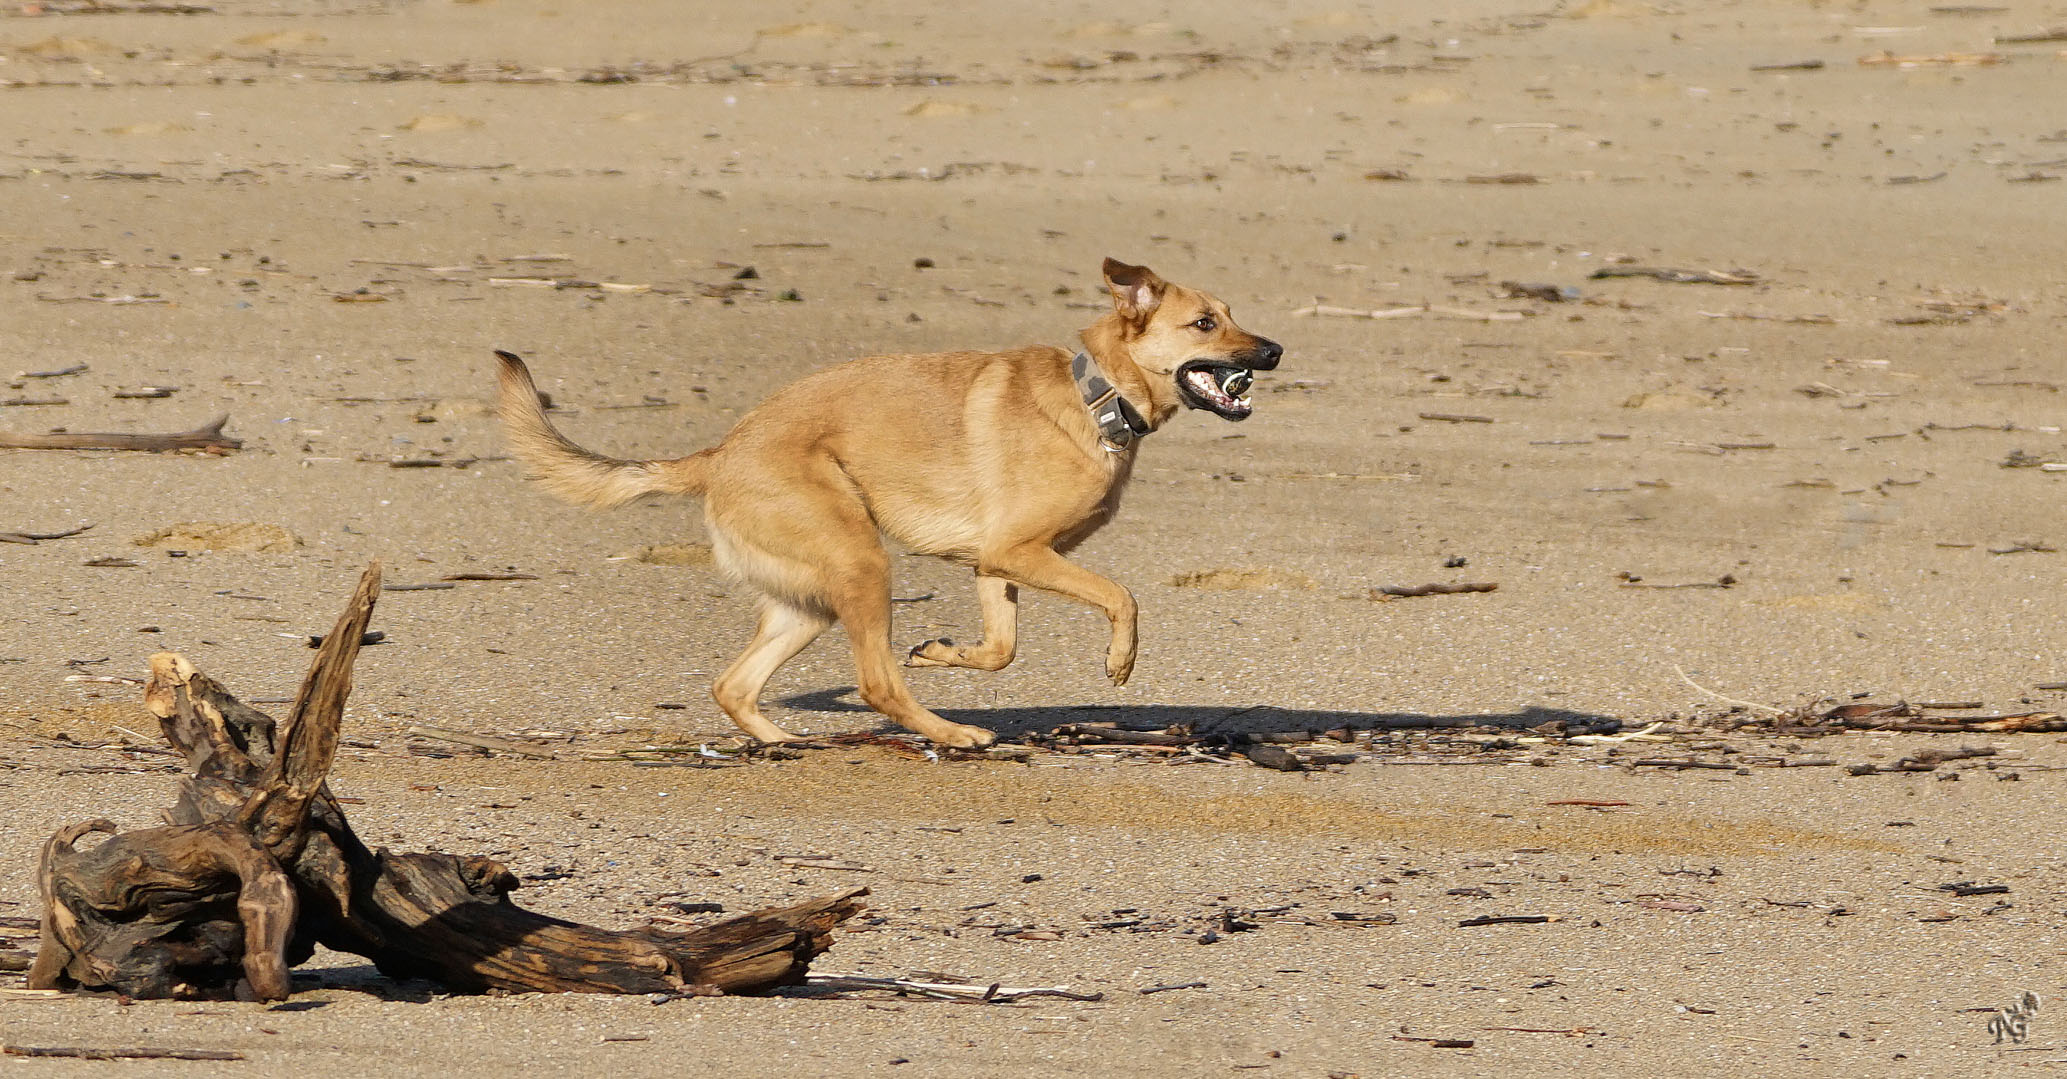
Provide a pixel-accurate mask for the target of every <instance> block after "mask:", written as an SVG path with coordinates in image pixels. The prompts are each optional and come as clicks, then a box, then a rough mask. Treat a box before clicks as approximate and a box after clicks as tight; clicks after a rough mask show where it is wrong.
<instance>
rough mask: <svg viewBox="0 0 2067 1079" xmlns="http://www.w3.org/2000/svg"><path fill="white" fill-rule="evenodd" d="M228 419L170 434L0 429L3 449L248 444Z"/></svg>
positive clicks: (221, 449) (229, 449) (210, 448)
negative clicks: (226, 429) (232, 431)
mask: <svg viewBox="0 0 2067 1079" xmlns="http://www.w3.org/2000/svg"><path fill="white" fill-rule="evenodd" d="M228 422H230V417H229V414H228V413H224V414H223V415H220V416H217V417H216V418H215V419H214V420H212V421H210V422H208V423H205V424H202V425H201V426H199V427H196V428H194V429H193V430H191V431H180V432H176V433H174V434H169V435H132V434H123V433H120V432H115V433H103V434H94V433H89V432H72V431H58V432H54V433H51V434H47V435H11V434H7V433H5V432H0V449H4V450H145V451H148V452H164V451H167V450H202V451H205V452H208V453H234V452H236V451H237V450H240V449H243V448H244V442H243V440H242V439H236V438H231V437H229V436H228V435H225V434H223V433H222V429H223V425H224V424H226V423H228Z"/></svg>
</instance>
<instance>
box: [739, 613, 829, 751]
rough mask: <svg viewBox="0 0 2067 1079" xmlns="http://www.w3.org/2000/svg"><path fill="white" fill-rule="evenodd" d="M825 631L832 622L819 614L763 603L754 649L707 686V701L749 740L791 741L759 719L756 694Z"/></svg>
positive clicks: (792, 737) (790, 736) (759, 706)
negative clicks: (712, 701)
mask: <svg viewBox="0 0 2067 1079" xmlns="http://www.w3.org/2000/svg"><path fill="white" fill-rule="evenodd" d="M830 625H832V617H831V616H830V615H828V614H825V613H824V612H821V611H816V610H810V609H807V608H805V607H801V606H798V605H796V604H793V603H787V602H785V601H783V600H779V599H774V598H769V599H764V600H762V601H761V622H760V625H759V627H758V628H757V629H756V630H755V631H754V639H753V643H751V644H749V645H747V646H746V651H744V652H741V653H740V654H739V658H738V659H736V660H733V661H732V666H730V667H727V668H726V669H725V673H723V674H721V675H719V676H718V679H717V681H715V682H713V683H711V697H712V698H714V699H715V700H716V701H717V702H718V707H720V708H722V709H724V710H725V714H726V715H728V716H731V717H732V722H734V723H737V724H739V729H740V730H743V731H745V732H746V733H747V734H748V735H749V736H751V737H754V738H758V739H760V740H761V741H763V742H788V741H794V740H795V738H796V736H795V735H793V734H791V733H789V732H788V731H785V730H783V729H782V728H781V727H778V726H776V725H775V724H773V723H770V722H768V720H767V718H766V717H764V716H762V715H761V690H762V688H763V687H765V686H767V684H768V679H769V678H770V677H771V676H773V675H774V674H775V670H776V668H778V667H780V666H782V665H783V664H784V663H787V662H789V661H790V659H791V658H792V657H794V656H795V655H796V654H797V653H798V652H801V651H803V650H804V646H805V645H808V644H810V643H811V642H812V641H814V640H817V639H818V635H819V634H821V633H824V632H825V628H826V627H827V626H830Z"/></svg>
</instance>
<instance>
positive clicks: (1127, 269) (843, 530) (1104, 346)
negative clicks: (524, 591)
mask: <svg viewBox="0 0 2067 1079" xmlns="http://www.w3.org/2000/svg"><path fill="white" fill-rule="evenodd" d="M1104 269H1105V283H1106V287H1107V288H1109V289H1110V290H1111V292H1112V305H1113V310H1112V313H1111V314H1109V315H1105V316H1103V317H1102V318H1100V319H1099V320H1098V321H1097V322H1096V323H1095V324H1093V325H1092V326H1091V328H1090V329H1087V330H1085V331H1084V332H1083V333H1082V334H1081V337H1082V340H1083V343H1084V351H1083V352H1080V353H1078V354H1077V355H1076V356H1075V357H1074V358H1072V357H1071V356H1070V354H1069V353H1067V352H1065V351H1063V350H1061V349H1058V348H1052V347H1047V346H1040V345H1036V346H1031V347H1028V348H1022V349H1017V350H1014V351H1011V352H943V353H934V354H927V355H902V356H875V357H870V358H867V359H860V360H855V361H853V362H851V363H845V364H841V365H839V366H836V367H831V368H827V369H826V370H823V371H819V372H817V373H815V374H812V375H808V376H806V377H805V378H803V379H800V380H798V381H797V382H795V383H792V384H791V385H789V386H787V387H785V388H784V389H781V390H778V391H776V393H775V394H774V395H773V396H771V397H769V398H768V399H767V400H766V401H764V402H762V404H761V405H760V407H758V408H755V409H754V410H753V411H751V412H749V413H747V414H746V416H745V417H744V418H742V419H741V420H740V421H739V424H738V426H736V427H734V428H733V429H732V431H731V433H730V434H728V435H726V436H725V438H724V441H722V442H720V443H718V445H717V446H715V447H713V448H711V449H707V450H703V451H702V452H700V453H693V454H690V455H689V456H687V457H678V458H674V459H672V460H658V461H619V460H616V459H613V458H609V457H603V456H600V455H598V454H595V453H591V452H589V451H588V450H585V449H582V448H581V447H579V446H577V445H575V444H574V443H572V442H569V441H568V440H567V439H566V438H565V437H563V436H562V435H561V434H560V433H559V432H558V431H556V430H554V429H553V426H552V424H551V422H550V421H548V420H547V419H546V416H545V412H544V410H543V409H542V408H541V407H540V405H539V399H538V389H537V387H536V386H535V385H534V384H533V383H532V381H531V374H530V372H529V371H527V370H526V369H525V367H524V363H523V361H522V360H520V359H518V358H517V357H516V356H513V355H511V354H510V353H507V352H497V353H496V355H497V356H498V357H500V358H501V360H502V369H501V384H502V387H501V393H502V417H503V422H504V424H505V425H506V426H507V427H508V429H509V435H510V443H511V448H512V449H513V450H515V452H516V455H517V457H518V458H519V459H520V460H522V461H523V462H524V463H525V464H526V465H527V466H529V467H530V469H531V471H532V472H533V474H534V478H535V479H537V480H538V482H540V483H541V484H543V485H544V486H545V488H546V489H547V490H549V491H551V492H552V493H554V494H556V495H559V496H560V497H562V498H565V499H567V500H568V501H571V502H575V503H579V504H582V505H587V506H594V507H605V506H615V505H619V504H622V503H624V502H628V501H630V500H632V499H634V498H637V497H639V496H640V495H646V494H686V495H701V496H703V499H704V519H705V520H706V521H707V522H708V523H709V526H710V534H711V540H712V546H713V549H714V552H715V554H716V557H717V562H718V565H719V566H720V567H722V568H723V569H724V570H725V571H726V572H727V573H729V574H731V575H732V576H733V577H735V578H737V579H739V580H740V581H742V582H744V583H745V584H747V585H749V586H750V587H752V588H753V589H755V590H756V591H758V592H759V593H760V594H761V619H760V628H759V629H758V630H757V631H756V632H755V634H754V639H753V643H751V644H749V645H747V647H746V651H745V652H742V653H740V656H739V659H738V660H736V661H734V662H733V664H732V666H731V667H729V668H727V669H726V671H725V673H723V674H721V675H719V676H718V679H717V681H716V682H715V683H713V684H712V686H711V696H713V697H715V698H716V699H717V702H718V707H720V708H723V709H724V710H725V714H726V715H728V716H731V717H732V721H733V722H734V723H737V724H739V726H740V729H741V730H744V731H745V732H746V733H747V734H749V735H752V736H753V737H755V738H758V739H760V740H762V741H764V742H780V741H786V740H790V739H792V738H793V737H794V736H793V735H791V734H789V733H787V732H785V731H784V730H783V729H782V728H780V727H777V726H776V725H775V724H773V723H770V722H769V721H768V720H767V719H766V718H764V717H763V716H762V715H761V708H760V703H759V702H760V696H761V689H762V687H763V686H765V685H767V684H768V679H769V677H770V676H771V675H773V674H774V673H775V670H776V668H778V667H780V666H782V665H783V663H785V662H787V661H788V660H789V659H790V657H792V656H795V655H796V654H797V653H798V652H800V651H803V649H804V646H805V645H808V644H810V643H811V642H812V640H813V639H815V638H816V637H817V636H818V635H819V634H820V633H822V632H824V631H825V629H826V627H828V626H830V625H831V624H832V622H833V620H834V619H836V618H837V619H839V620H840V621H841V622H842V623H844V624H845V625H846V627H847V636H848V638H849V640H850V641H851V642H852V644H853V647H854V667H855V670H856V672H857V673H858V674H859V680H860V683H861V685H860V689H861V697H862V699H863V700H865V701H867V702H868V705H869V707H871V708H874V709H875V710H876V711H878V712H881V713H882V714H884V715H886V716H889V717H890V718H891V719H894V720H896V721H897V722H898V723H901V724H903V725H904V726H905V727H908V728H910V729H911V730H914V731H917V732H918V733H920V734H922V735H925V736H926V737H928V738H930V739H932V740H934V741H935V742H939V743H941V744H943V745H950V746H984V745H989V744H990V743H991V742H993V741H995V740H996V738H997V736H996V735H994V734H992V733H991V732H990V731H987V730H983V729H981V728H978V727H970V726H965V725H963V724H960V723H950V722H948V721H947V720H945V719H942V718H941V717H939V716H937V715H935V714H933V713H932V712H930V711H927V710H926V709H925V707H923V706H922V705H920V704H919V702H918V701H916V700H913V699H912V695H911V691H910V690H909V689H907V688H906V686H905V684H904V679H903V677H902V676H901V675H900V674H899V673H898V670H897V664H896V663H895V662H894V659H893V655H892V652H891V648H890V558H889V555H888V554H886V553H885V551H884V549H883V542H882V537H881V535H879V533H888V534H889V535H891V536H892V537H895V538H896V539H897V540H898V541H899V542H900V543H903V544H904V545H905V546H906V547H909V548H910V549H911V550H913V551H918V552H922V553H925V554H931V555H939V556H941V557H943V558H949V559H953V560H954V561H957V562H960V563H963V564H965V565H968V566H971V567H973V568H974V569H975V570H976V594H977V597H978V598H979V599H980V600H981V602H982V606H983V640H982V641H981V642H980V643H978V644H975V645H972V646H962V647H958V646H956V645H955V644H954V643H953V642H951V641H946V640H938V641H929V642H927V643H926V644H923V645H920V646H919V647H917V648H914V649H912V651H911V654H910V656H909V658H908V659H907V660H906V665H908V666H913V667H976V668H979V669H982V670H987V671H994V670H997V669H999V668H1001V667H1003V666H1005V665H1006V664H1008V663H1010V662H1012V654H1013V648H1014V635H1015V628H1016V625H1015V624H1016V618H1017V614H1018V593H1017V586H1020V585H1024V586H1027V587H1031V588H1041V589H1046V590H1047V591H1050V592H1053V593H1055V594H1057V595H1061V596H1067V597H1068V598H1070V599H1074V600H1077V601H1078V602H1081V603H1086V604H1089V605H1091V606H1092V607H1096V608H1097V609H1098V610H1099V611H1101V612H1103V613H1104V614H1105V617H1106V618H1107V619H1108V620H1110V621H1111V623H1112V643H1111V645H1110V647H1108V648H1107V650H1106V655H1105V673H1106V674H1108V675H1110V676H1111V677H1112V681H1113V684H1114V685H1119V684H1122V683H1124V682H1126V680H1127V675H1128V674H1130V673H1131V672H1132V671H1133V669H1134V640H1135V637H1134V632H1135V628H1134V623H1135V608H1134V597H1133V595H1131V594H1130V593H1129V592H1128V591H1127V590H1126V589H1125V588H1122V587H1120V586H1119V585H1117V584H1114V583H1113V582H1111V581H1109V580H1106V579H1105V578H1103V577H1100V576H1099V575H1097V574H1095V573H1093V572H1091V571H1090V570H1087V569H1084V568H1083V567H1081V566H1078V565H1075V564H1073V563H1071V562H1068V561H1066V560H1065V559H1064V558H1063V557H1062V555H1061V553H1060V552H1063V551H1067V550H1069V549H1070V548H1071V547H1073V546H1075V545H1076V544H1077V543H1080V542H1082V541H1083V539H1084V538H1085V537H1086V536H1089V535H1090V534H1091V533H1092V532H1094V531H1096V530H1097V528H1098V527H1099V526H1100V525H1102V524H1104V523H1105V522H1106V520H1107V519H1108V518H1109V517H1111V516H1112V513H1113V511H1114V509H1115V508H1116V507H1117V505H1118V503H1119V496H1120V487H1121V485H1122V484H1124V483H1125V482H1126V480H1127V475H1128V473H1129V472H1130V471H1131V470H1132V468H1133V465H1134V452H1135V450H1136V448H1137V446H1138V443H1139V441H1140V439H1141V437H1142V436H1143V435H1146V434H1148V433H1150V432H1152V431H1154V430H1155V429H1157V428H1158V427H1161V426H1162V425H1163V424H1164V423H1165V422H1166V421H1168V420H1169V419H1170V418H1171V417H1172V416H1174V415H1175V414H1176V413H1177V410H1178V409H1179V408H1180V407H1185V406H1189V407H1191V408H1202V409H1205V410H1206V411H1208V412H1212V413H1214V414H1216V415H1218V416H1221V417H1223V418H1226V419H1230V420H1239V419H1243V418H1246V417H1247V416H1248V415H1249V399H1248V398H1247V397H1245V396H1243V394H1244V393H1246V392H1247V390H1248V388H1249V383H1250V380H1251V375H1250V372H1251V371H1253V370H1266V371H1267V370H1269V369H1271V368H1273V367H1276V366H1277V364H1278V357H1279V356H1280V355H1281V354H1282V352H1283V350H1282V349H1280V348H1279V347H1278V346H1277V344H1276V343H1275V342H1272V341H1268V340H1265V339H1264V338H1261V337H1257V336H1256V335H1254V334H1252V333H1248V332H1246V331H1244V330H1243V329H1241V328H1240V327H1238V326H1236V325H1235V324H1234V319H1233V318H1231V317H1229V315H1228V311H1227V305H1226V304H1224V303H1221V302H1220V301H1219V300H1216V299H1214V298H1213V297H1211V296H1208V295H1206V294H1205V293H1203V292H1198V291H1195V290H1193V289H1188V288H1184V287H1183V286H1181V285H1172V284H1169V283H1167V282H1165V281H1164V280H1163V279H1162V278H1160V277H1157V276H1156V274H1155V271H1153V270H1150V269H1148V268H1147V267H1145V266H1129V265H1127V264H1126V263H1123V262H1116V261H1114V260H1112V259H1107V260H1105V267H1104Z"/></svg>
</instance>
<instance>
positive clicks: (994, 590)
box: [904, 572, 1019, 671]
mask: <svg viewBox="0 0 2067 1079" xmlns="http://www.w3.org/2000/svg"><path fill="white" fill-rule="evenodd" d="M976 600H977V602H978V603H980V604H982V605H983V640H982V641H980V642H978V643H976V644H975V645H969V646H958V645H956V644H955V642H953V641H951V640H948V639H947V638H945V637H942V638H940V639H939V640H937V641H927V642H926V643H925V644H922V645H919V646H918V647H916V648H914V649H912V650H911V655H910V656H909V657H907V658H906V659H905V661H904V665H905V666H907V667H974V668H976V669H977V670H979V671H996V670H1003V669H1004V668H1005V666H1006V665H1007V664H1009V663H1011V662H1012V656H1013V655H1014V654H1015V652H1016V650H1017V649H1018V647H1019V588H1018V586H1017V585H1014V584H1013V583H1012V582H1010V581H1008V580H1006V579H1004V578H1003V577H991V576H988V575H986V574H984V573H981V572H978V573H977V574H976Z"/></svg>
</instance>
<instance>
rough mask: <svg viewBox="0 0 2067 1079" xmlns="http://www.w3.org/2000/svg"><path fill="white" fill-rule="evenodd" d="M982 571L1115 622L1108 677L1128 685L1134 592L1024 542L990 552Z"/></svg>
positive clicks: (1132, 648) (1107, 652) (982, 560)
mask: <svg viewBox="0 0 2067 1079" xmlns="http://www.w3.org/2000/svg"><path fill="white" fill-rule="evenodd" d="M977 572H979V573H984V574H989V575H991V576H995V577H1002V578H1004V579H1006V580H1009V581H1011V582H1013V583H1014V584H1022V585H1025V586H1027V587H1028V588H1038V589H1041V590H1042V591H1044V592H1053V593H1055V594H1056V595H1058V596H1063V597H1066V598H1068V599H1073V600H1076V601H1077V602H1078V603H1085V604H1089V605H1091V606H1093V607H1096V608H1098V610H1099V611H1101V612H1102V613H1104V615H1105V617H1106V620H1107V621H1108V622H1110V623H1112V643H1110V644H1109V645H1107V646H1106V650H1105V673H1106V676H1107V677H1109V678H1111V679H1112V684H1113V685H1116V686H1123V685H1126V684H1127V676H1128V675H1130V674H1132V673H1134V651H1135V632H1136V630H1135V619H1136V617H1137V615H1136V608H1135V606H1134V594H1133V593H1132V592H1129V591H1127V590H1126V589H1125V588H1123V587H1121V586H1120V585H1118V584H1115V583H1113V582H1112V581H1109V580H1107V579H1105V578H1104V577H1100V576H1099V575H1097V574H1096V573H1093V572H1091V571H1090V570H1087V569H1085V568H1084V567H1082V566H1079V565H1077V564H1076V563H1074V562H1071V561H1070V560H1069V559H1066V558H1064V557H1062V556H1061V555H1059V554H1056V553H1055V549H1054V548H1052V547H1050V546H1048V545H1047V544H1045V543H1039V542H1033V543H1022V544H1019V545H1017V546H1014V547H1008V548H1005V549H1004V550H1001V551H996V552H992V553H987V554H985V555H983V556H982V557H981V558H979V559H978V560H977Z"/></svg>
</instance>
